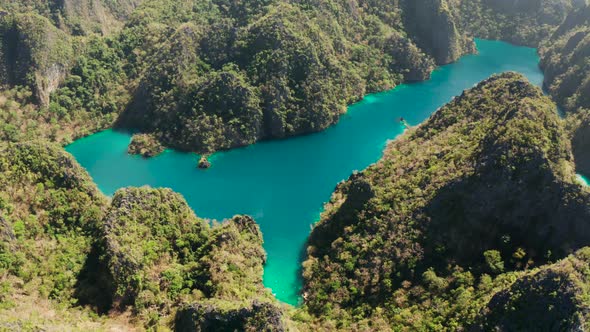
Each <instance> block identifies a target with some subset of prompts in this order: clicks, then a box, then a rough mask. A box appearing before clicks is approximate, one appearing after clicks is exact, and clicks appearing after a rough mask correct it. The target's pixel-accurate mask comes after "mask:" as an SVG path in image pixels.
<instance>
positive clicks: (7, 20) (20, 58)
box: [0, 14, 73, 106]
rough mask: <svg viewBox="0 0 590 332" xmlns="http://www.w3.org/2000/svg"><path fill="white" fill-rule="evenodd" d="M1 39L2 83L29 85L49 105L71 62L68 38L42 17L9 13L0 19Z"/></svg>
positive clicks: (70, 48)
mask: <svg viewBox="0 0 590 332" xmlns="http://www.w3.org/2000/svg"><path fill="white" fill-rule="evenodd" d="M0 38H1V41H2V45H1V49H0V51H1V52H0V55H1V59H0V61H1V65H0V73H1V79H2V84H6V85H11V86H12V85H26V86H29V87H30V88H31V90H33V91H34V93H35V97H36V99H37V101H38V102H39V103H40V104H41V105H43V106H47V105H48V104H49V96H50V94H51V93H52V92H53V91H55V90H56V89H57V88H58V87H59V84H60V83H61V82H62V81H63V79H64V77H65V75H66V73H67V71H68V69H69V67H70V65H71V60H72V57H73V50H72V46H71V44H70V40H69V37H68V36H67V35H66V34H65V33H64V32H63V31H61V30H59V29H58V28H56V27H55V26H53V24H51V22H50V21H49V20H48V19H46V18H44V17H42V16H38V15H35V14H16V15H11V14H7V15H5V16H3V17H2V18H0Z"/></svg>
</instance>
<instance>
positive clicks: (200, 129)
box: [0, 0, 474, 152]
mask: <svg viewBox="0 0 590 332" xmlns="http://www.w3.org/2000/svg"><path fill="white" fill-rule="evenodd" d="M421 2H423V3H421ZM421 2H414V1H412V2H406V1H402V2H401V3H400V2H398V1H394V2H393V3H388V2H379V1H377V2H375V1H372V2H360V3H356V2H345V1H303V2H294V1H285V0H283V1H261V2H243V3H242V2H237V3H236V2H228V3H225V2H223V1H213V0H209V1H182V2H170V1H161V0H148V1H143V3H142V4H141V5H139V6H138V7H137V8H136V9H135V10H132V9H133V8H134V7H135V5H137V3H135V2H133V1H131V2H125V3H124V4H118V5H114V4H110V5H109V3H110V2H105V3H102V2H100V1H95V2H88V3H86V2H82V3H78V4H76V3H74V2H69V1H66V2H63V3H62V2H56V3H55V4H52V3H51V2H50V3H49V4H48V3H45V2H40V3H36V2H33V3H31V4H28V5H15V4H5V5H4V7H5V8H6V10H5V11H4V14H3V17H2V22H1V23H2V24H1V26H2V27H3V30H2V31H3V32H2V33H1V35H2V37H3V40H4V41H3V43H2V58H3V62H4V66H3V67H2V68H0V69H1V70H0V72H1V73H2V77H3V81H4V83H5V84H6V85H8V86H11V87H12V86H17V85H19V86H26V87H28V88H29V89H30V90H31V91H32V96H33V97H34V102H35V103H36V104H37V105H39V106H40V107H41V108H42V109H48V110H50V111H51V115H50V116H51V118H52V120H53V119H55V121H57V122H60V123H62V124H63V125H65V126H71V127H74V128H75V129H76V132H75V133H74V135H73V137H74V138H75V137H78V136H80V135H84V134H86V133H88V132H92V131H95V130H97V129H100V128H106V127H109V126H112V125H114V120H115V119H118V121H117V122H116V125H117V126H119V127H123V128H129V129H139V130H141V131H143V132H146V133H151V134H152V136H153V137H155V138H156V139H157V140H159V141H161V142H162V143H164V144H165V145H167V146H169V147H175V148H178V149H182V150H188V151H197V152H212V151H216V150H220V149H229V148H232V147H236V146H243V145H248V144H252V143H254V142H256V141H258V140H260V139H268V138H281V137H286V136H292V135H297V134H302V133H309V132H314V131H319V130H322V129H325V128H326V127H328V126H330V125H331V124H333V123H335V122H336V121H337V120H338V118H339V117H340V115H341V114H342V113H344V112H345V109H346V106H347V105H348V104H350V103H352V102H354V101H357V100H359V99H360V98H362V97H363V96H364V95H365V94H367V93H369V92H375V91H382V90H386V89H390V88H393V87H395V86H396V85H398V84H400V83H401V82H403V81H406V80H423V79H427V78H428V77H429V75H430V72H431V71H432V70H433V69H434V66H435V65H436V64H445V63H449V62H452V61H454V60H456V59H457V58H458V57H459V56H461V55H462V54H465V53H468V52H473V51H474V47H473V42H472V41H471V40H469V39H468V38H467V37H465V36H464V34H462V32H461V30H460V28H459V27H458V24H457V22H456V18H455V16H454V15H453V13H452V12H451V10H450V9H449V7H448V6H447V4H446V3H445V2H444V1H443V2H441V1H439V0H436V1H434V0H424V1H421ZM31 8H33V9H34V10H31ZM110 8H118V10H109V9H110ZM98 12H100V13H103V14H104V15H102V14H101V15H99V14H98ZM93 13H94V14H93ZM86 16H90V17H95V18H97V19H99V21H97V22H93V21H92V20H87V19H85V17H86ZM111 18H117V19H116V20H114V22H118V23H121V24H123V23H124V25H123V26H122V28H121V29H118V30H116V31H115V32H112V33H110V34H108V35H107V36H106V37H101V36H100V35H101V34H106V33H107V32H106V31H105V29H106V28H104V25H101V24H102V23H104V22H103V21H102V20H103V19H104V20H108V21H109V22H110V21H111ZM77 22H84V24H83V25H79V24H78V23H77ZM418 22H428V24H417V23H418ZM91 23H92V24H91ZM80 24H81V23H80ZM93 24H94V25H95V27H94V28H93V27H88V28H86V25H93ZM112 26H116V24H115V23H113V24H110V23H109V24H106V27H112ZM101 27H103V28H101ZM92 32H96V33H98V35H96V34H93V33H92ZM418 45H419V46H418ZM82 119H84V120H82ZM80 122H83V123H85V128H78V126H77V124H78V123H80ZM78 130H79V131H78Z"/></svg>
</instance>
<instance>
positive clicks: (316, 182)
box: [66, 40, 543, 304]
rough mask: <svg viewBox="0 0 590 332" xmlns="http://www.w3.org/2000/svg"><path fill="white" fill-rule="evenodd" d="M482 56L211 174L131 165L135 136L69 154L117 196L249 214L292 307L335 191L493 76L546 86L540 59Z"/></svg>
mask: <svg viewBox="0 0 590 332" xmlns="http://www.w3.org/2000/svg"><path fill="white" fill-rule="evenodd" d="M477 46H478V50H479V54H477V55H468V56H464V57H463V58H461V59H460V60H459V61H457V62H456V63H454V64H450V65H447V66H444V67H441V68H439V69H438V70H436V71H435V72H434V73H433V75H432V79H430V80H429V81H426V82H421V83H414V84H405V85H401V86H399V87H397V88H396V89H394V90H391V91H388V92H384V93H379V94H374V95H369V96H367V97H366V98H365V99H364V100H363V101H361V102H359V103H357V104H354V105H352V106H350V107H349V109H348V113H347V114H346V115H344V116H343V117H342V119H341V120H340V122H339V123H338V124H337V125H335V126H333V127H331V128H329V129H328V130H325V131H324V132H321V133H318V134H313V135H308V136H302V137H296V138H291V139H287V140H280V141H270V142H262V143H258V144H255V145H252V146H249V147H247V148H243V149H237V150H232V151H229V152H221V153H217V154H215V155H213V156H212V158H211V161H212V164H213V167H212V168H210V169H208V170H199V169H197V168H196V165H197V161H198V159H199V158H198V156H196V155H195V154H188V153H180V152H175V151H166V152H165V153H163V154H162V155H160V156H158V157H156V158H152V159H149V160H145V159H143V158H141V157H138V156H129V155H128V154H127V153H126V151H127V145H128V143H129V141H130V138H131V136H130V134H128V133H122V132H115V131H112V130H107V131H104V132H101V133H98V134H95V135H92V136H89V137H86V138H83V139H80V140H78V141H76V142H74V143H73V144H71V145H69V146H68V147H66V150H67V151H69V152H70V153H72V154H73V155H74V156H75V157H76V159H77V160H78V161H79V162H80V164H82V166H84V167H85V168H86V169H87V170H88V171H89V173H90V175H91V176H92V177H93V178H94V180H95V181H96V183H97V184H98V187H99V188H100V190H102V191H103V192H104V193H105V194H107V195H112V194H113V193H114V192H115V191H116V190H117V189H119V188H122V187H127V186H142V185H150V186H152V187H169V188H172V189H174V190H175V191H177V192H179V193H181V194H183V195H184V197H185V198H186V200H187V201H188V203H189V204H190V206H191V207H192V208H193V209H194V210H195V212H196V214H197V215H198V216H199V217H202V218H209V219H217V220H221V219H225V218H229V217H232V216H233V215H235V214H249V215H251V216H253V217H254V218H255V219H256V221H257V222H258V223H259V224H260V227H261V229H262V232H263V235H264V240H265V244H264V248H265V249H266V252H267V253H268V261H267V264H266V266H265V272H264V284H265V285H266V286H267V287H269V288H271V289H272V291H273V293H274V294H275V295H276V297H277V298H278V299H280V300H282V301H284V302H287V303H290V304H297V303H298V301H299V295H298V294H299V289H300V285H301V282H300V279H299V275H300V273H299V268H300V266H301V261H302V257H303V254H304V252H305V251H304V247H305V241H306V238H307V236H308V235H309V232H310V230H311V226H312V225H313V224H314V222H316V221H317V220H318V217H319V213H320V211H321V210H322V207H323V204H324V202H326V201H328V200H329V199H330V195H331V193H332V191H333V190H334V188H335V186H336V184H337V183H338V182H340V181H342V180H345V179H347V178H348V177H349V176H350V174H351V173H352V172H353V171H355V170H362V169H364V168H366V167H367V166H369V165H370V164H372V163H374V162H376V161H377V160H378V159H379V158H380V157H381V155H382V151H383V148H384V147H385V144H386V142H387V141H388V140H390V139H393V138H395V137H396V136H398V135H399V134H401V133H402V131H403V127H402V126H401V124H400V123H399V118H400V117H403V118H404V119H406V121H407V122H408V123H410V124H411V125H417V124H419V123H421V122H422V121H424V120H426V119H427V118H428V117H429V116H430V114H432V113H433V112H434V111H436V110H437V109H438V108H439V107H441V106H442V105H444V104H445V103H447V102H448V101H450V100H451V99H452V98H453V97H454V96H457V95H459V94H461V92H462V91H463V90H465V89H467V88H470V87H472V86H473V85H475V84H476V83H478V82H479V81H481V80H483V79H485V78H487V77H489V76H490V75H492V74H494V73H501V72H505V71H517V72H520V73H522V74H524V75H526V76H527V77H528V78H529V80H530V81H531V82H533V83H534V84H536V85H539V86H540V85H541V83H542V80H543V74H542V72H541V71H540V70H539V68H538V63H539V58H538V56H537V54H536V50H535V49H532V48H526V47H517V46H513V45H510V44H507V43H504V42H498V41H485V40H477Z"/></svg>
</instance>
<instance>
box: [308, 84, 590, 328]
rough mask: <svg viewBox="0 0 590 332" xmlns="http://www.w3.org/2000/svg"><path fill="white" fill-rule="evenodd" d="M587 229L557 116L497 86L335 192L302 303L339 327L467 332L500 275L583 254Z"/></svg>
mask: <svg viewBox="0 0 590 332" xmlns="http://www.w3.org/2000/svg"><path fill="white" fill-rule="evenodd" d="M589 217H590V193H589V192H587V191H586V190H584V189H583V188H582V187H581V186H579V185H578V184H576V183H575V178H574V173H573V165H572V157H571V150H570V146H569V142H568V140H567V136H566V134H565V130H564V124H563V122H562V121H561V120H560V119H559V118H558V116H557V114H556V112H555V106H554V104H553V103H552V102H551V101H550V100H549V99H548V98H547V97H544V96H543V94H542V92H541V90H539V89H538V88H535V87H533V86H532V85H531V84H530V83H528V82H527V81H526V79H524V78H523V77H521V76H519V75H517V74H512V73H507V74H503V75H500V76H496V77H492V78H490V79H489V80H487V81H484V82H483V83H480V84H479V85H478V86H477V87H475V88H473V89H472V90H468V91H466V92H465V93H464V94H463V95H461V96H460V97H458V98H456V99H455V100H454V101H453V102H451V103H450V104H448V105H446V106H445V107H443V108H442V109H440V110H439V111H437V112H436V113H435V114H434V115H433V116H432V117H431V118H430V119H429V120H428V121H426V122H425V123H424V124H423V125H421V126H419V127H418V128H416V129H412V130H411V131H409V132H407V133H405V134H404V135H403V137H401V138H400V139H398V140H396V141H394V142H393V143H391V145H390V146H389V147H388V148H387V150H386V151H385V155H384V157H383V159H382V160H380V161H379V162H378V163H377V164H376V165H374V166H371V167H369V168H368V169H366V170H365V171H363V172H361V173H358V174H354V175H352V176H351V178H350V179H349V180H348V181H346V182H343V183H341V184H340V185H339V186H338V188H337V189H336V192H335V193H334V195H333V197H332V200H331V201H330V203H329V204H328V205H327V206H326V211H325V212H324V214H323V215H322V218H321V221H320V222H319V223H318V224H317V225H316V226H315V228H314V229H313V231H312V234H311V235H310V238H309V247H308V260H307V261H306V262H305V263H304V274H303V275H304V279H305V292H306V293H305V294H306V299H307V301H306V305H307V306H308V308H309V310H310V311H311V312H312V313H314V314H315V315H318V316H319V317H323V316H328V317H334V318H335V319H336V320H338V321H341V322H343V323H342V324H347V323H346V322H351V321H355V320H357V319H358V318H359V317H364V318H372V317H379V318H382V317H385V318H386V319H387V320H388V321H389V323H390V324H391V325H393V327H394V328H408V329H418V330H420V329H428V328H433V329H435V330H440V329H446V330H454V329H455V328H457V327H460V326H462V327H466V326H469V325H471V324H475V323H476V322H477V320H476V318H477V314H478V312H479V311H480V310H481V308H480V307H478V306H480V305H482V304H483V303H484V302H485V301H487V296H488V293H489V291H490V289H495V287H499V286H500V285H502V284H506V283H507V281H506V279H505V278H511V274H508V275H505V274H504V273H510V272H512V271H519V270H523V269H529V268H532V267H535V266H540V265H542V264H545V263H547V262H551V261H554V260H555V259H559V258H562V257H564V256H565V255H566V254H567V253H569V252H571V251H572V250H575V249H578V248H581V247H583V246H584V245H587V244H588V243H589V241H590V232H589V230H590V228H589V225H590V224H588V220H590V219H589ZM478 285H479V286H478ZM482 288H485V289H486V290H485V291H483V292H481V290H482ZM493 310H494V309H492V311H493ZM513 315H514V316H515V317H521V318H524V317H526V316H525V313H524V312H517V313H513ZM411 317H413V318H411ZM344 326H346V325H344Z"/></svg>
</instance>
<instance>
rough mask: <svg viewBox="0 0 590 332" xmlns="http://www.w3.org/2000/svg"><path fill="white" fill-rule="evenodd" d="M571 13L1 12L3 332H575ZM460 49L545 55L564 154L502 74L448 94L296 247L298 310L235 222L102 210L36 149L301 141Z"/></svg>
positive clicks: (98, 199)
mask: <svg viewBox="0 0 590 332" xmlns="http://www.w3.org/2000/svg"><path fill="white" fill-rule="evenodd" d="M588 10H589V7H587V6H586V7H584V4H583V3H582V2H581V1H570V0H560V1H549V0H539V1H515V0H502V1H491V0H490V1H488V0H477V1H471V0H413V1H410V0H400V1H393V2H391V1H390V2H388V1H383V0H359V1H343V0H303V1H289V0H259V1H225V0H200V1H197V0H188V1H164V0H144V1H141V0H117V1H112V0H100V1H97V0H94V1H89V0H82V1H73V0H59V1H56V0H52V1H40V0H22V1H8V0H0V84H1V85H2V87H3V89H2V91H0V240H1V241H0V330H4V329H8V330H17V329H22V330H37V329H49V330H80V331H88V330H133V329H140V330H141V329H150V330H168V329H175V330H177V331H192V330H209V329H211V328H213V326H215V327H217V328H223V329H230V330H246V331H260V330H268V331H285V330H289V331H291V330H320V331H321V330H326V331H331V330H336V329H349V330H359V331H360V330H362V331H369V330H374V331H384V330H389V329H394V330H458V329H474V330H478V329H483V330H492V329H498V330H522V329H527V328H530V329H535V330H541V329H544V328H552V329H554V330H573V329H576V328H577V327H579V326H582V325H583V324H584V323H585V322H586V321H588V319H589V318H588V314H587V307H588V305H590V304H589V303H588V301H587V299H588V294H587V289H588V286H587V285H588V283H589V280H588V277H589V276H588V268H587V267H588V264H589V260H588V257H590V256H589V254H588V249H587V248H586V249H581V250H579V251H577V252H576V253H575V254H573V255H570V256H567V257H566V255H567V254H569V253H571V252H572V251H574V250H576V249H579V248H581V247H583V246H585V245H588V237H589V236H590V234H588V232H587V226H586V221H587V220H589V219H588V217H589V214H590V208H589V206H590V204H589V203H590V202H589V200H590V197H589V196H588V195H589V194H588V192H587V191H584V189H582V188H581V187H580V186H578V185H576V184H575V182H574V174H573V165H572V163H571V161H572V152H573V156H574V157H575V160H576V163H577V168H578V170H580V171H582V172H584V173H586V174H590V166H589V163H588V160H590V158H588V156H587V151H588V147H589V146H590V143H589V142H590V139H589V137H590V135H589V134H588V133H589V130H590V129H589V128H590V120H589V119H590V116H588V114H589V113H588V111H585V110H584V109H590V99H588V98H589V94H588V93H587V91H589V88H590V85H589V84H590V83H589V82H590V80H589V77H590V76H589V75H588V72H589V68H590V67H589V66H590V64H589V60H588V59H589V58H588V56H589V55H588V54H589V52H588V49H589V45H590V40H589V37H588V36H589V33H588V32H589V30H588V26H589V25H590V22H589V21H588V17H590V13H589V12H588ZM568 13H569V16H568ZM566 17H567V18H566ZM470 35H472V36H477V37H483V38H495V39H503V40H508V41H511V42H514V43H518V44H524V45H530V46H538V45H541V46H542V47H541V49H540V53H541V57H542V66H543V69H544V70H545V72H546V87H547V89H548V91H549V93H550V94H551V95H552V96H553V97H554V98H555V100H556V101H557V103H558V104H559V105H560V106H561V107H562V108H563V110H565V111H566V112H567V113H568V114H570V116H569V117H568V120H567V126H568V127H567V133H569V136H568V134H566V130H565V129H564V123H562V121H561V120H560V119H558V118H557V116H556V115H555V112H554V109H555V105H554V104H553V103H552V102H551V101H550V100H549V99H548V98H547V97H544V96H543V95H542V93H541V92H540V91H539V90H538V89H536V88H534V87H532V86H531V85H530V84H528V83H527V82H526V81H525V80H524V79H523V78H522V77H520V76H518V75H515V74H504V75H500V76H496V77H493V78H491V79H489V80H487V81H485V82H484V83H482V84H480V85H479V86H477V87H476V88H474V89H472V90H470V91H467V92H465V93H464V94H463V95H462V96H461V97H459V98H457V99H455V100H454V101H453V102H451V103H450V104H449V105H447V106H445V107H443V108H442V109H441V110H439V111H438V112H437V113H436V114H435V115H433V116H432V118H431V119H430V120H429V121H428V122H427V123H425V124H424V125H422V126H420V127H418V128H415V129H410V130H409V131H408V132H407V133H406V134H405V135H404V136H403V137H402V138H401V139H399V140H397V141H395V142H394V143H392V144H391V145H390V146H389V147H388V149H387V151H386V152H385V156H384V158H383V159H382V160H381V161H380V162H379V163H378V164H376V165H374V166H371V167H370V168H369V169H367V170H366V171H364V172H361V173H358V174H354V175H352V176H351V177H350V179H349V180H348V181H346V182H343V183H341V184H340V185H339V186H338V188H337V190H336V192H335V193H334V196H333V198H332V201H331V202H330V203H329V204H327V205H326V212H324V214H323V215H322V219H321V221H320V222H319V223H318V225H317V226H316V227H315V228H314V230H313V233H312V235H311V237H310V239H309V248H308V260H307V261H306V262H305V264H304V278H305V293H304V297H305V299H306V302H305V305H304V306H303V307H302V308H299V309H292V308H286V307H284V306H282V305H280V304H278V303H277V302H276V300H274V298H273V296H272V294H270V292H269V291H268V290H266V289H264V287H263V286H262V271H263V264H264V262H265V253H264V250H263V249H262V234H261V233H260V230H259V228H258V226H257V225H256V223H255V221H254V220H252V219H251V218H250V217H247V216H236V217H234V218H233V219H231V220H228V221H224V222H222V223H220V224H218V223H212V222H210V221H205V220H202V219H199V218H197V217H196V216H195V214H194V212H193V211H192V210H190V208H189V207H188V206H187V204H186V202H185V201H184V199H183V198H182V197H181V196H180V195H178V194H176V193H174V192H172V191H170V190H167V189H151V188H127V189H122V190H120V191H118V192H117V193H116V194H115V196H114V197H113V198H112V199H110V198H107V197H105V196H103V195H102V194H101V193H100V192H99V191H98V190H97V188H96V186H95V184H94V183H93V182H92V180H91V179H90V177H89V176H88V174H87V173H86V172H85V171H84V170H83V169H82V168H81V167H80V166H79V165H78V164H77V163H76V162H75V160H73V159H72V157H71V156H69V155H68V154H67V153H65V152H64V151H63V149H61V148H60V147H59V146H56V145H53V144H52V143H48V142H56V143H59V144H65V143H68V142H71V141H72V140H73V139H76V138H78V137H81V136H84V135H88V134H91V133H94V132H96V131H99V130H102V129H106V128H110V127H113V126H118V127H122V128H133V129H139V130H140V133H139V134H137V135H135V136H134V138H133V140H132V143H131V145H130V147H129V152H130V153H136V154H141V155H143V156H146V157H149V156H153V155H157V154H158V153H160V152H162V151H163V149H164V146H167V147H173V148H178V149H182V150H189V151H197V152H202V153H211V152H214V151H217V150H223V149H231V148H233V147H237V146H244V145H249V144H252V143H254V142H256V141H259V140H262V139H271V138H282V137H287V136H292V135H298V134H304V133H309V132H315V131H320V130H323V129H325V128H327V127H328V126H330V125H332V124H333V123H335V122H336V121H338V118H339V117H340V115H341V114H342V113H343V112H344V111H345V107H346V105H348V104H350V103H352V102H354V101H357V100H359V99H361V98H362V97H363V96H364V95H365V94H367V93H369V92H375V91H381V90H385V89H390V88H393V87H395V86H396V85H398V84H400V83H401V82H403V81H414V80H424V79H427V78H428V77H429V75H430V73H431V71H432V70H433V69H434V68H435V66H436V65H439V64H445V63H449V62H452V61H455V60H456V59H457V58H458V57H459V56H461V55H462V54H464V53H468V52H472V51H474V49H473V43H472V41H471V40H470V37H469V36H470ZM569 138H571V139H572V147H571V148H570V144H569V140H568V139H569ZM507 193H509V194H507ZM563 257H566V258H565V259H563V260H561V261H559V262H556V263H553V262H555V261H556V260H557V259H560V258H563ZM544 264H545V265H544ZM105 313H108V315H103V314H105ZM533 318H534V319H533Z"/></svg>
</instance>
